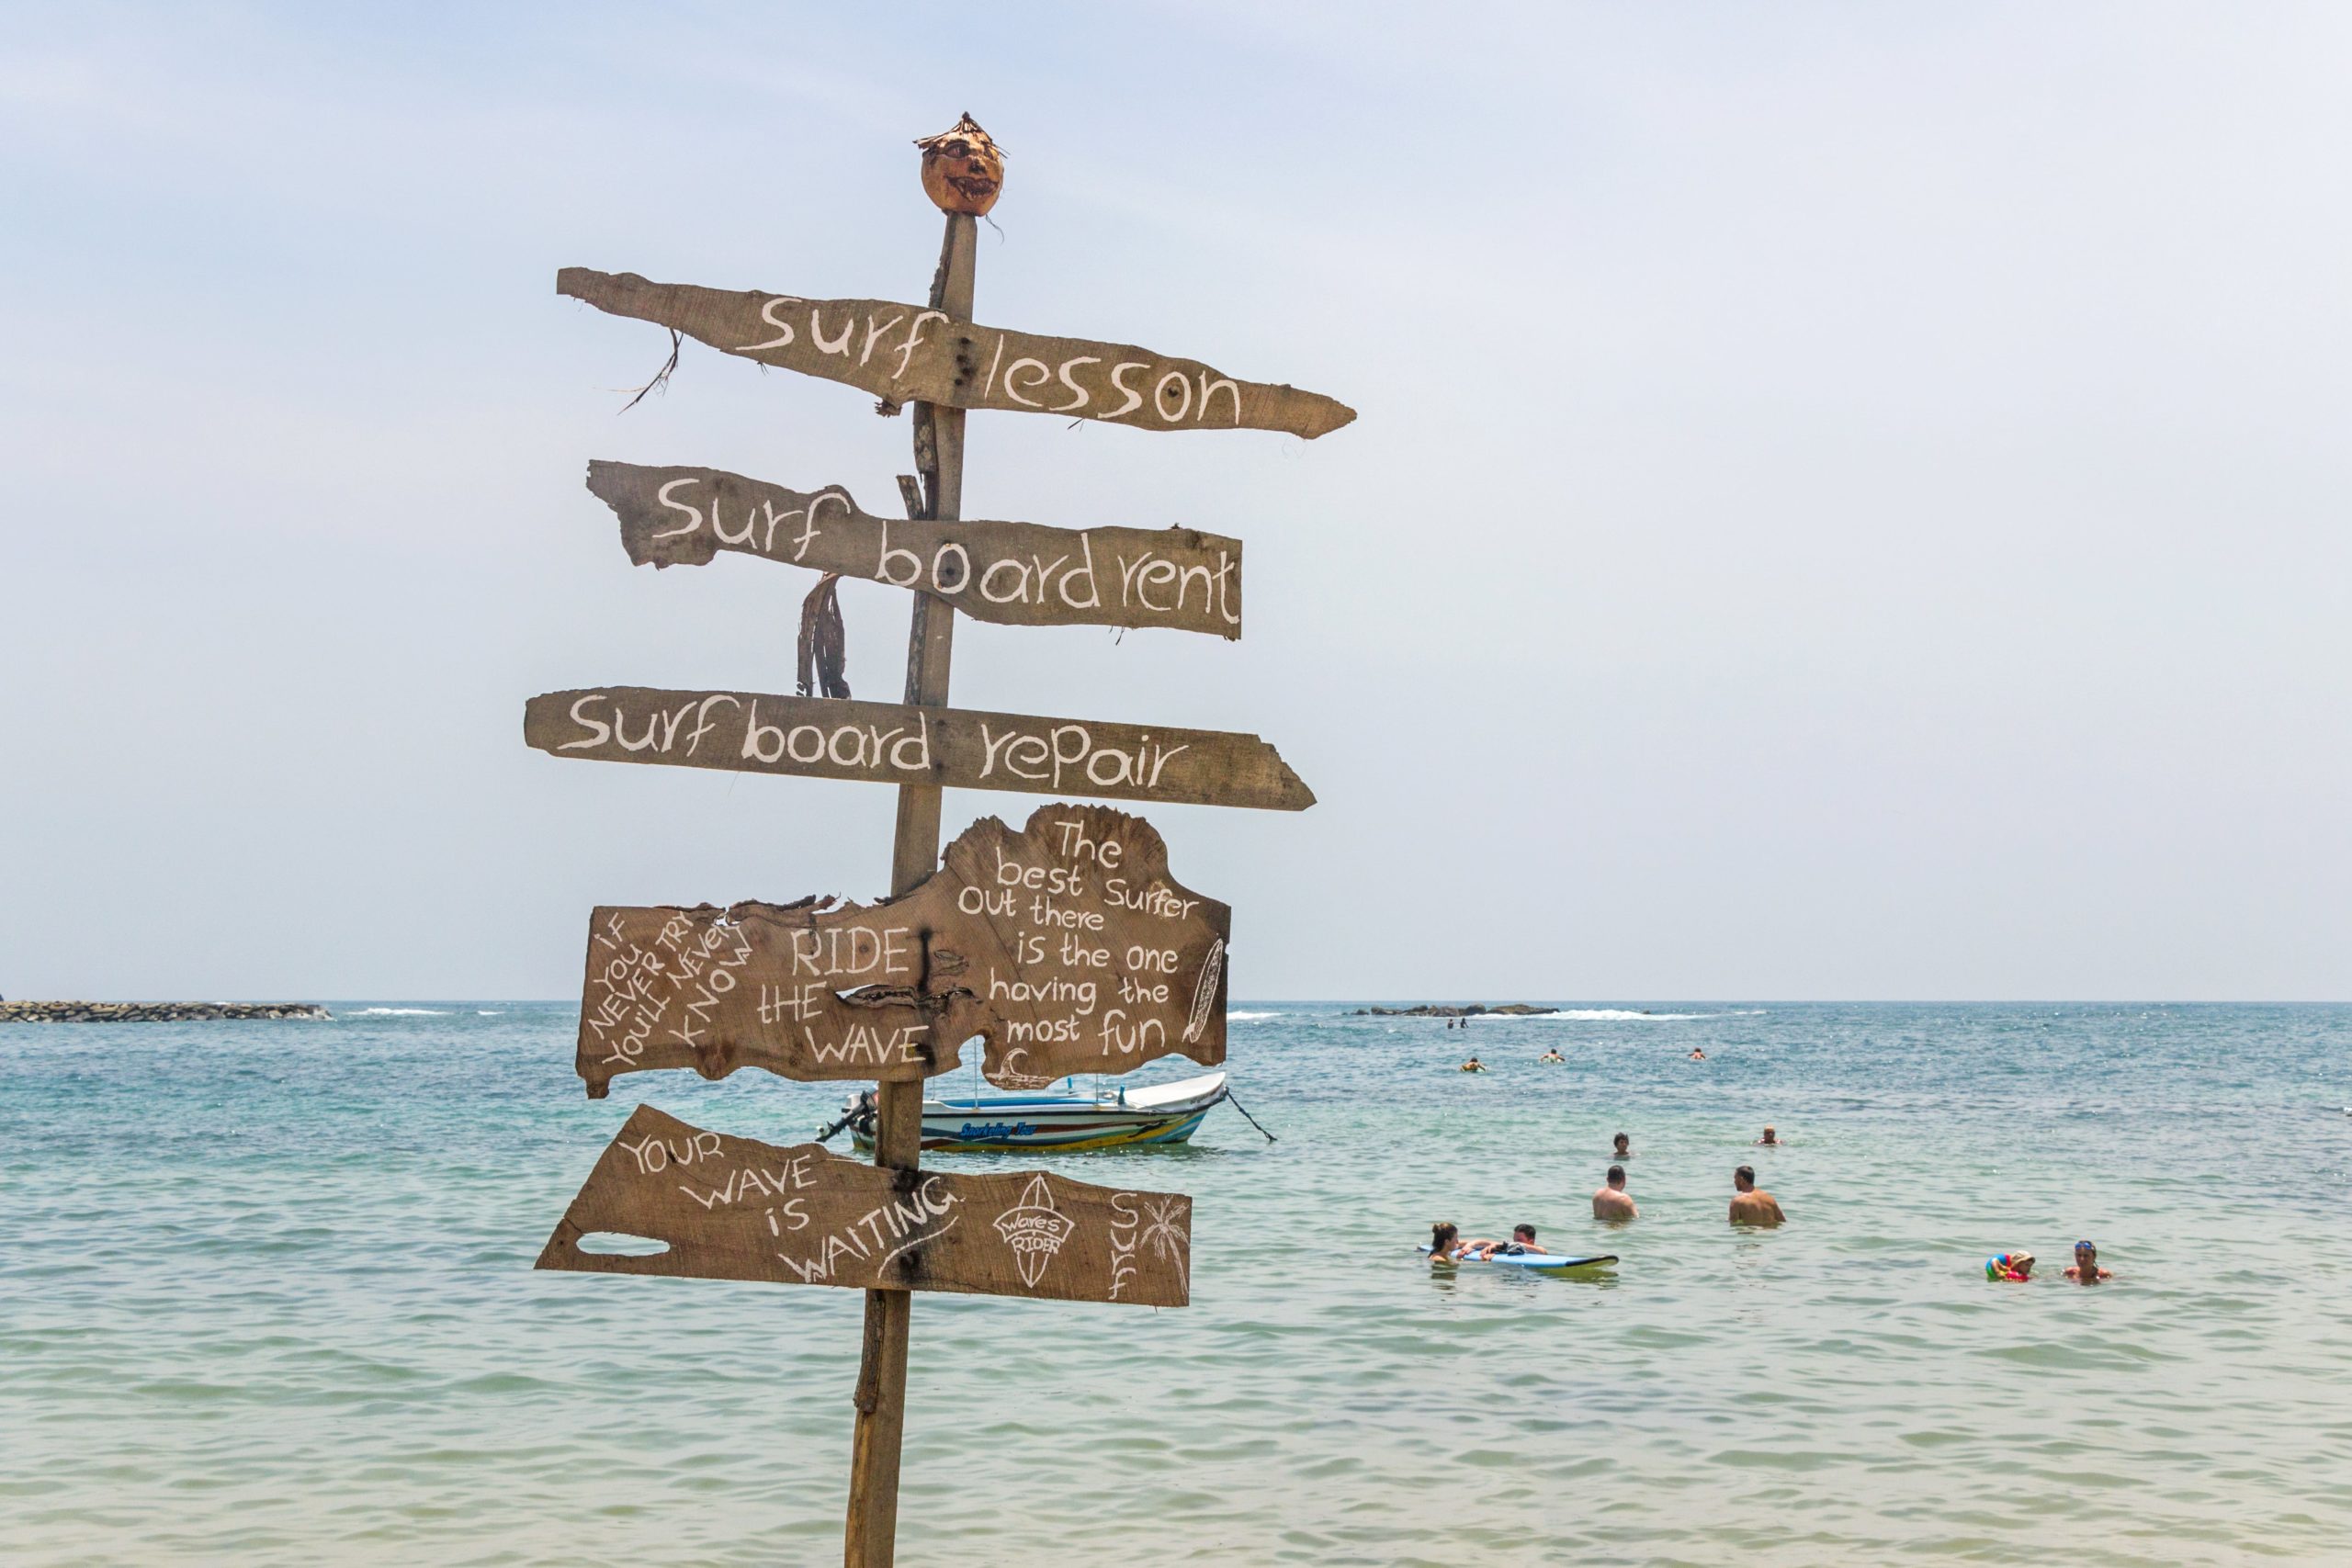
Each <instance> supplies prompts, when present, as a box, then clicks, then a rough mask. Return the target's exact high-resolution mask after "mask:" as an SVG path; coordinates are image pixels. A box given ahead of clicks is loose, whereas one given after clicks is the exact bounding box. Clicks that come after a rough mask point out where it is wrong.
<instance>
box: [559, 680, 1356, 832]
mask: <svg viewBox="0 0 2352 1568" xmlns="http://www.w3.org/2000/svg"><path fill="white" fill-rule="evenodd" d="M523 739H525V740H526V741H527V742H528V743H529V744H531V745H532V746H535V747H537V749H538V750H542V751H545V752H547V753H548V754H549V755H551V756H557V757H580V758H587V759H591V760H593V761H603V762H650V763H659V764H663V765H666V766H669V767H675V768H720V769H726V770H728V771H730V772H734V773H792V774H797V775H800V776H802V777H807V778H820V779H864V780H866V781H868V782H870V783H874V784H940V785H947V786H950V787H954V788H957V789H1000V790H1012V791H1015V792H1017V793H1020V794H1024V795H1095V796H1099V797H1102V798H1104V799H1110V800H1163V801H1177V802H1185V803H1190V804H1193V805H1201V806H1254V807H1264V808H1266V809H1268V810H1273V811H1304V810H1305V809H1306V807H1310V806H1312V805H1314V804H1315V794H1314V792H1313V791H1312V790H1310V789H1308V788H1307V787H1306V784H1305V783H1304V782H1303V781H1302V780H1301V779H1300V778H1299V776H1298V775H1297V774H1296V773H1293V772H1291V770H1290V767H1289V765H1288V764H1287V763H1285V762H1284V761H1283V760H1282V757H1281V756H1280V755H1279V754H1278V753H1277V752H1276V751H1275V750H1274V749H1273V748H1272V746H1269V745H1267V744H1266V743H1265V742H1264V741H1262V740H1261V739H1258V738H1257V737H1256V736H1254V735H1236V734H1232V733H1230V732H1228V731H1226V730H1218V729H1177V728H1170V727H1168V726H1165V725H1159V726H1144V725H1136V724H1111V723H1106V722H1103V721H1099V720H1092V719H1085V720H1081V719H1072V718H1032V717H1026V716H1022V715H1018V714H1004V713H975V712H972V711H970V710H968V709H965V708H932V707H910V706H902V705H899V704H896V703H866V702H858V701H855V700H854V699H851V698H847V697H787V696H780V695H777V694H774V693H766V692H672V691H661V690H656V689H654V688H650V687H645V686H599V687H594V688H592V689H588V690H582V691H571V692H548V693H545V694H541V695H539V696H536V697H533V698H532V699H531V700H530V702H529V704H528V705H526V707H525V709H524V713H523Z"/></svg>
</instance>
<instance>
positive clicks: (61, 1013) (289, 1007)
mask: <svg viewBox="0 0 2352 1568" xmlns="http://www.w3.org/2000/svg"><path fill="white" fill-rule="evenodd" d="M333 1017H334V1014H333V1013H331V1012H329V1011H327V1010H326V1009H324V1008H322V1007H321V1006H319V1005H318V1004H317V1003H316V1002H0V1023H198V1022H205V1021H210V1020H213V1019H245V1018H333Z"/></svg>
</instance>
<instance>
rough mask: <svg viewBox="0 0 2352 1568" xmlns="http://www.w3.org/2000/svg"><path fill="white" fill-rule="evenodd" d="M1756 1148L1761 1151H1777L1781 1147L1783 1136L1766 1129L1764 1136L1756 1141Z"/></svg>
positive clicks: (1768, 1128)
mask: <svg viewBox="0 0 2352 1568" xmlns="http://www.w3.org/2000/svg"><path fill="white" fill-rule="evenodd" d="M1756 1146H1757V1147H1758V1148H1760V1149H1777V1148H1779V1147H1780V1146H1781V1135H1780V1134H1778V1133H1775V1132H1774V1131H1772V1129H1771V1128H1770V1127H1767V1128H1765V1129H1764V1135H1763V1136H1762V1137H1760V1138H1758V1139H1757V1140H1756Z"/></svg>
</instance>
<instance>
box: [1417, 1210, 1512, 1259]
mask: <svg viewBox="0 0 2352 1568" xmlns="http://www.w3.org/2000/svg"><path fill="white" fill-rule="evenodd" d="M1502 1245H1503V1244H1502V1243H1501V1242H1498V1241H1488V1240H1487V1239H1486V1238H1485V1237H1483V1236H1481V1237H1478V1238H1476V1239H1475V1240H1471V1241H1464V1240H1463V1239H1462V1227H1461V1226H1460V1225H1457V1224H1454V1223H1453V1221H1451V1220H1440V1221H1439V1222H1438V1223H1437V1224H1434V1225H1431V1226H1430V1262H1432V1263H1462V1262H1465V1261H1466V1262H1471V1263H1476V1262H1477V1261H1478V1260H1479V1259H1480V1258H1489V1257H1492V1256H1493V1255H1494V1251H1495V1248H1497V1247H1500V1246H1502Z"/></svg>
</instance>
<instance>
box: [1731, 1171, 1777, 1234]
mask: <svg viewBox="0 0 2352 1568" xmlns="http://www.w3.org/2000/svg"><path fill="white" fill-rule="evenodd" d="M1731 1184H1732V1187H1733V1189H1734V1191H1733V1193H1732V1200H1731V1223H1732V1224H1736V1225H1777V1224H1780V1223H1781V1221H1782V1220H1785V1219H1787V1218H1788V1216H1787V1215H1786V1214H1783V1213H1781V1204H1780V1201H1779V1200H1778V1199H1776V1198H1774V1197H1773V1196H1772V1195H1771V1194H1770V1192H1759V1191H1758V1190H1757V1188H1756V1168H1755V1167H1753V1166H1746V1165H1743V1166H1741V1167H1740V1168H1738V1169H1737V1170H1735V1171H1733V1172H1732V1173H1731Z"/></svg>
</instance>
